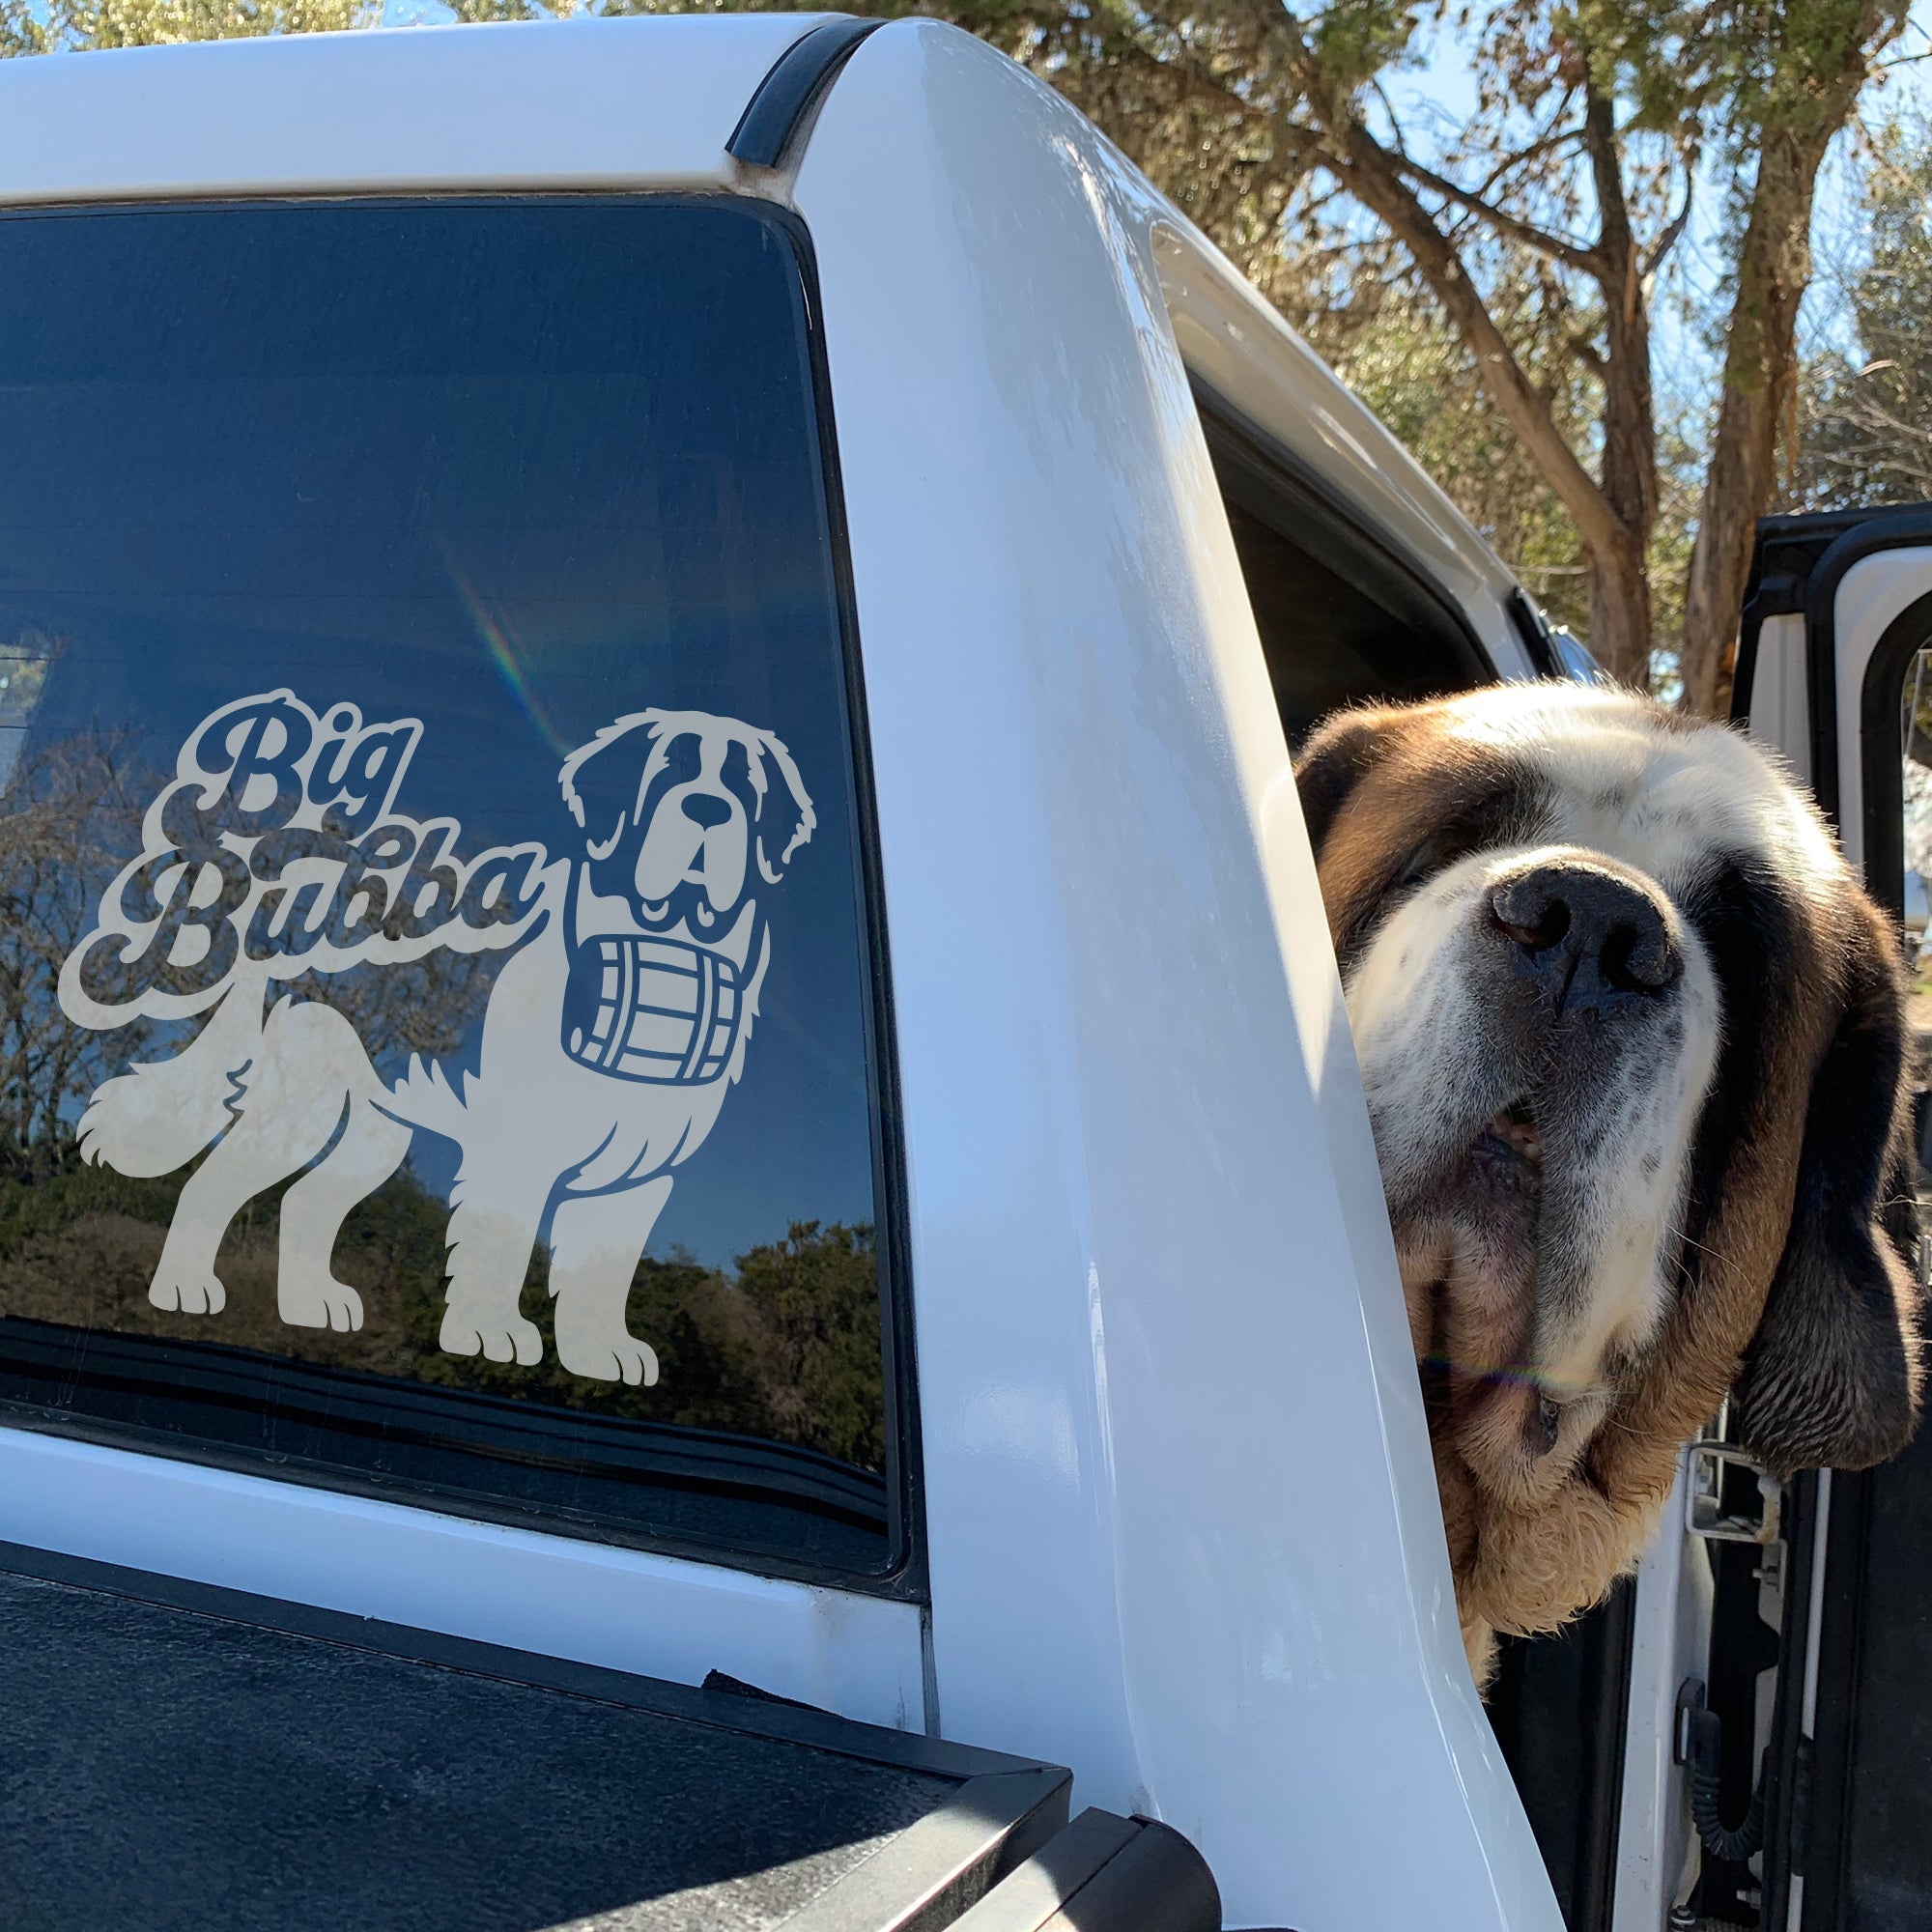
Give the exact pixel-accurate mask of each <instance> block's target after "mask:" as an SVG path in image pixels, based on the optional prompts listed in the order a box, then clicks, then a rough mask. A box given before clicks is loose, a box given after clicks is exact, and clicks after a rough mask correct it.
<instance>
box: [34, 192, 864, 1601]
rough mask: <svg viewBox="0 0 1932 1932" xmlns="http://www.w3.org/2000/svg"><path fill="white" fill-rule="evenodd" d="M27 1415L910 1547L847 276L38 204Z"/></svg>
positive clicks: (807, 1548)
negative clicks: (837, 441) (847, 505)
mask: <svg viewBox="0 0 1932 1932" xmlns="http://www.w3.org/2000/svg"><path fill="white" fill-rule="evenodd" d="M0 448H4V450H5V451H6V456H7V460H6V462H5V463H4V464H0V658H4V660H5V662H0V678H4V679H5V680H6V682H5V684H4V687H0V784H4V786H5V791H4V797H3V798H0V892H4V894H5V895H6V897H7V902H8V908H9V918H8V921H7V929H6V933H5V936H4V938H0V953H4V957H0V971H4V973H5V974H6V976H7V980H6V1007H5V1016H6V1024H7V1028H8V1037H7V1039H6V1042H5V1050H6V1054H7V1073H6V1086H5V1089H4V1116H0V1121H3V1122H4V1131H5V1148H4V1158H5V1179H4V1180H0V1312H4V1320H0V1399H4V1400H5V1401H7V1402H8V1403H10V1404H12V1405H13V1406H14V1409H13V1413H14V1419H16V1420H24V1421H27V1422H29V1423H35V1422H38V1423H40V1424H42V1425H43V1426H44V1425H47V1424H52V1425H54V1426H60V1427H73V1428H81V1429H84V1430H87V1431H91V1432H95V1433H105V1434H108V1435H114V1436H117V1437H125V1436H127V1435H128V1434H129V1433H131V1434H132V1435H133V1436H134V1437H135V1438H136V1439H138V1440H140V1441H142V1442H144V1443H150V1444H153V1443H159V1444H161V1445H163V1446H167V1447H172V1448H174V1449H175V1450H177V1451H178V1452H180V1453H187V1454H193V1455H198V1456H204V1455H205V1456H211V1457H214V1458H217V1459H223V1460H235V1461H240V1462H241V1463H254V1462H258V1461H259V1460H260V1459H263V1458H270V1459H273V1461H274V1462H275V1463H276V1464H277V1465H278V1466H280V1467H282V1468H285V1469H286V1470H288V1471H289V1472H290V1473H293V1474H295V1475H297V1476H298V1477H307V1478H308V1479H311V1480H320V1481H325V1482H348V1483H352V1484H355V1485H357V1486H370V1485H375V1486H381V1487H393V1488H395V1489H398V1490H401V1491H404V1492H408V1493H410V1494H412V1495H417V1496H424V1495H426V1496H429V1497H432V1498H433V1497H435V1496H437V1495H446V1496H449V1497H451V1498H453V1499H457V1500H458V1501H460V1504H461V1506H462V1507H464V1508H466V1509H472V1508H475V1507H477V1506H478V1505H482V1506H483V1507H485V1508H486V1509H497V1510H510V1511H519V1512H522V1511H534V1512H540V1513H541V1514H542V1516H543V1518H544V1520H546V1521H549V1522H554V1523H563V1524H569V1525H576V1526H578V1527H581V1528H582V1529H583V1530H585V1531H586V1532H588V1533H603V1534H613V1535H618V1536H626V1537H641V1538H644V1539H647V1540H659V1541H668V1542H670V1543H673V1544H698V1545H704V1546H707V1547H709V1546H724V1547H726V1548H735V1549H739V1550H743V1551H748V1552H751V1551H760V1552H766V1553H770V1554H776V1555H778V1556H780V1557H781V1558H785V1559H790V1560H792V1561H796V1562H799V1563H804V1564H809V1565H814V1566H824V1565H831V1566H833V1567H836V1568H840V1569H844V1570H857V1571H872V1572H879V1571H883V1570H885V1569H888V1568H890V1567H891V1565H892V1563H893V1562H894V1561H895V1560H896V1557H895V1549H894V1548H893V1547H892V1546H893V1545H894V1541H895V1535H894V1532H893V1530H892V1527H891V1522H892V1520H895V1517H896V1511H895V1506H893V1505H892V1504H891V1502H890V1498H891V1497H892V1496H893V1494H894V1493H895V1482H896V1475H895V1470H894V1468H893V1448H892V1444H891V1442H890V1441H889V1439H888V1436H889V1431H888V1425H887V1416H888V1408H889V1400H888V1394H887V1380H888V1374H887V1368H886V1344H887V1339H888V1338H887V1337H886V1336H885V1335H884V1334H883V1333H882V1322H881V1313H880V1310H881V1295H880V1278H879V1276H880V1271H879V1267H878V1264H877V1260H876V1258H877V1255H878V1253H879V1251H880V1247H881V1243H880V1241H879V1239H878V1236H877V1233H876V1231H877V1229H878V1227H879V1219H880V1210H881V1202H880V1198H879V1190H878V1185H877V1181H876V1176H877V1175H878V1174H879V1173H880V1172H881V1171H882V1161H881V1159H880V1158H879V1156H878V1154H877V1132H876V1120H875V1109H874V1106H873V1094H874V1091H875V1079H874V1074H875V1067H874V1054H873V1031H872V1028H873V1019H872V1014H871V1010H870V1004H869V1003H870V979H869V972H870V966H869V961H870V957H871V952H870V948H869V945H868V940H867V931H868V927H867V918H866V908H865V905H864V903H863V899H864V893H863V885H862V877H861V870H862V868H861V866H860V849H859V835H858V830H857V824H858V821H857V812H856V809H855V798H854V782H855V780H854V752H853V742H852V736H851V725H850V720H849V718H848V715H847V691H848V685H847V661H846V655H845V645H844V641H843V639H842V637H841V631H840V622H839V613H838V611H839V607H838V597H837V594H836V587H835V579H834V574H833V561H832V558H833V546H832V541H831V536H830V527H829V522H828V501H827V490H826V463H825V452H824V450H823V448H822V447H821V441H820V432H819V426H818V416H817V411H816V404H815V400H814V387H813V377H812V358H811V353H810V331H809V319H808V304H807V301H806V295H805V287H804V283H803V280H802V267H801V258H800V255H799V251H798V249H797V248H796V246H795V245H794V242H793V241H792V238H791V235H790V232H789V231H788V230H787V229H786V228H785V227H784V226H783V225H782V220H781V217H779V216H776V215H775V214H773V213H770V212H769V211H765V210H763V209H761V208H758V207H756V206H754V205H751V204H741V203H727V202H722V201H711V202H706V203H690V202H675V201H655V202H653V201H594V202H593V201H587V200H577V201H569V202H542V201H525V202H513V203H502V202H498V203H481V202H469V203H441V204H416V205H382V204H362V205H354V204H348V205H343V204H338V205H333V206H326V205H310V206H281V207H273V206H270V207H253V208H228V209H200V210H184V211H152V210H151V211H136V212H125V213H77V214H71V215H60V216H34V217H24V218H15V219H12V220H6V221H0Z"/></svg>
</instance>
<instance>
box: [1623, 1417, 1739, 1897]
mask: <svg viewBox="0 0 1932 1932" xmlns="http://www.w3.org/2000/svg"><path fill="white" fill-rule="evenodd" d="M1689 1454H1690V1452H1689V1451H1688V1450H1687V1451H1686V1452H1685V1456H1684V1457H1683V1458H1681V1459H1680V1460H1679V1463H1678V1466H1677V1480H1676V1482H1675V1483H1674V1484H1673V1485H1672V1486H1671V1491H1670V1496H1669V1500H1668V1501H1667V1502H1666V1503H1665V1505H1664V1510H1663V1518H1662V1521H1661V1522H1660V1523H1659V1525H1658V1529H1657V1534H1656V1535H1655V1536H1654V1537H1652V1539H1651V1543H1650V1548H1648V1549H1646V1550H1645V1551H1644V1553H1643V1557H1642V1560H1641V1561H1640V1562H1639V1563H1638V1565H1637V1572H1636V1604H1635V1606H1634V1611H1633V1614H1632V1618H1631V1670H1630V1701H1629V1704H1628V1707H1627V1708H1628V1713H1629V1715H1628V1719H1627V1721H1626V1729H1625V1742H1624V1788H1623V1796H1622V1801H1621V1804H1620V1806H1619V1812H1618V1825H1617V1872H1616V1886H1615V1889H1614V1891H1613V1893H1612V1904H1611V1918H1610V1926H1611V1932H1664V1926H1665V1921H1666V1919H1667V1917H1668V1915H1669V1912H1670V1908H1671V1907H1672V1906H1673V1905H1675V1904H1677V1903H1678V1902H1679V1900H1680V1899H1682V1898H1683V1897H1685V1896H1686V1895H1687V1893H1688V1891H1689V1889H1690V1881H1693V1880H1694V1879H1695V1877H1696V1875H1697V1870H1698V1850H1697V1833H1696V1828H1695V1827H1694V1826H1693V1825H1692V1823H1691V1820H1690V1774H1689V1772H1688V1771H1687V1770H1686V1768H1685V1767H1684V1766H1683V1765H1681V1764H1679V1763H1678V1762H1677V1761H1676V1751H1675V1742H1676V1729H1677V1692H1678V1689H1679V1687H1680V1686H1681V1685H1682V1684H1683V1682H1684V1680H1685V1679H1686V1678H1687V1677H1697V1678H1702V1677H1704V1676H1705V1675H1706V1672H1707V1670H1708V1668H1709V1657H1710V1646H1711V1611H1712V1606H1713V1605H1714V1603H1715V1601H1716V1586H1715V1584H1714V1582H1713V1580H1712V1576H1711V1558H1710V1552H1709V1550H1708V1548H1706V1546H1705V1545H1704V1543H1703V1542H1702V1541H1701V1540H1700V1539H1698V1538H1696V1537H1694V1536H1691V1535H1690V1534H1689V1533H1688V1531H1687V1530H1686V1529H1685V1526H1684V1495H1685V1475H1684V1471H1685V1465H1686V1462H1687V1461H1688V1458H1689Z"/></svg>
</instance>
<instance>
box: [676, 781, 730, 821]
mask: <svg viewBox="0 0 1932 1932" xmlns="http://www.w3.org/2000/svg"><path fill="white" fill-rule="evenodd" d="M681 803H682V805H683V808H684V815H685V816H686V817H687V818H688V819H690V820H691V822H692V823H693V824H694V825H702V826H703V827H704V828H705V829H706V830H707V831H708V830H709V829H710V828H711V827H712V826H714V825H723V824H724V823H725V820H726V819H727V818H729V817H730V816H731V808H730V807H729V806H728V805H726V804H725V801H724V800H723V799H722V798H714V797H713V796H712V795H711V794H710V793H709V792H708V791H688V792H686V793H685V795H684V798H683V800H682V801H681Z"/></svg>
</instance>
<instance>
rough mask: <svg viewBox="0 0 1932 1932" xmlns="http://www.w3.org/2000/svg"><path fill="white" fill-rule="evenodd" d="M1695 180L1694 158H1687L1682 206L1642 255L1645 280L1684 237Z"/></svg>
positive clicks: (1659, 266) (1657, 268)
mask: <svg viewBox="0 0 1932 1932" xmlns="http://www.w3.org/2000/svg"><path fill="white" fill-rule="evenodd" d="M1696 182H1697V170H1696V163H1695V161H1694V159H1687V160H1686V161H1685V163H1684V206H1683V207H1682V208H1680V209H1679V210H1678V211H1677V213H1675V214H1674V215H1673V216H1672V217H1671V219H1670V224H1669V226H1668V227H1667V228H1665V229H1664V231H1663V233H1662V235H1660V236H1659V237H1658V238H1657V240H1656V241H1653V242H1652V243H1651V245H1650V249H1649V252H1648V253H1647V254H1646V255H1645V256H1644V258H1643V267H1642V270H1641V271H1640V272H1641V273H1642V276H1643V279H1644V280H1645V281H1649V280H1650V278H1651V276H1653V275H1654V274H1656V273H1657V271H1658V270H1660V269H1661V268H1662V266H1663V264H1664V261H1665V259H1666V257H1668V255H1669V253H1670V251H1671V249H1673V248H1674V247H1676V246H1677V244H1678V242H1679V241H1682V240H1683V239H1684V230H1685V228H1686V227H1687V226H1688V225H1689V223H1690V196H1691V193H1692V190H1693V189H1694V188H1695V186H1696Z"/></svg>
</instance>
